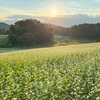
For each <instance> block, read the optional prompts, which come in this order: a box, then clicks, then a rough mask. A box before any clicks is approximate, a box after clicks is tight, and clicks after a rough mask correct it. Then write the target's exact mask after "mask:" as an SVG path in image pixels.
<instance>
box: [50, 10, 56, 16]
mask: <svg viewBox="0 0 100 100" xmlns="http://www.w3.org/2000/svg"><path fill="white" fill-rule="evenodd" d="M56 16H57V10H55V9H54V10H52V11H51V17H56Z"/></svg>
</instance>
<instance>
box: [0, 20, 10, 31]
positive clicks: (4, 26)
mask: <svg viewBox="0 0 100 100" xmlns="http://www.w3.org/2000/svg"><path fill="white" fill-rule="evenodd" d="M0 28H1V29H5V30H8V29H9V28H10V25H8V24H6V23H3V22H0Z"/></svg>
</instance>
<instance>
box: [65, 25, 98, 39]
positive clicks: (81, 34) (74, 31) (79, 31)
mask: <svg viewBox="0 0 100 100" xmlns="http://www.w3.org/2000/svg"><path fill="white" fill-rule="evenodd" d="M66 35H69V36H70V37H73V38H77V39H89V40H93V41H94V40H98V39H99V38H100V23H97V24H80V25H74V26H72V27H71V28H67V29H66Z"/></svg>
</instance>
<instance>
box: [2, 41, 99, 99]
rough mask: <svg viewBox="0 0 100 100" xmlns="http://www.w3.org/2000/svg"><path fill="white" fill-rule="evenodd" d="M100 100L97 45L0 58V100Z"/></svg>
mask: <svg viewBox="0 0 100 100" xmlns="http://www.w3.org/2000/svg"><path fill="white" fill-rule="evenodd" d="M12 98H15V99H14V100H99V99H100V43H93V44H92V43H91V44H78V45H70V46H60V47H51V48H40V49H30V50H23V51H14V52H10V53H1V54H0V100H13V99H12Z"/></svg>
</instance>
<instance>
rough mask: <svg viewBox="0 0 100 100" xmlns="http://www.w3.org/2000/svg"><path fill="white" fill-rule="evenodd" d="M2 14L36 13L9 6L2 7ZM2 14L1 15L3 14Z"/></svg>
mask: <svg viewBox="0 0 100 100" xmlns="http://www.w3.org/2000/svg"><path fill="white" fill-rule="evenodd" d="M0 12H1V14H3V15H5V16H12V15H23V14H24V15H35V13H32V12H29V11H27V10H21V9H15V8H9V7H0ZM1 14H0V15H1Z"/></svg>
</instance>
